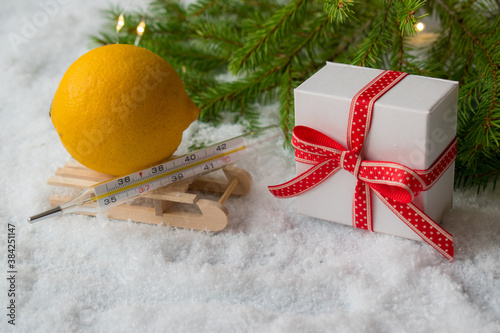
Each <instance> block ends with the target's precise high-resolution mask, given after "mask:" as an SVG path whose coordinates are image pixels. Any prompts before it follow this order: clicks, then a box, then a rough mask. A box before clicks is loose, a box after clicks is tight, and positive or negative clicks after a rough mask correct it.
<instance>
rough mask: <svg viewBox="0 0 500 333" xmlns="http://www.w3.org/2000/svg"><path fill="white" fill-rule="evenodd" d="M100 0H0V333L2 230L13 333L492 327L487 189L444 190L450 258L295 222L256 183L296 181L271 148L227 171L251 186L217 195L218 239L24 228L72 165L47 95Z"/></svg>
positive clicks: (498, 251)
mask: <svg viewBox="0 0 500 333" xmlns="http://www.w3.org/2000/svg"><path fill="white" fill-rule="evenodd" d="M47 3H52V7H51V8H52V10H47V8H49V7H47V6H44V5H43V4H47ZM54 4H56V5H54ZM107 6H108V5H107V4H105V3H103V2H102V1H101V0H91V1H89V0H87V1H85V2H83V1H78V2H77V1H76V0H73V1H71V0H65V1H62V0H60V1H59V2H56V0H41V1H38V0H36V1H35V0H34V1H30V0H18V1H15V2H14V1H2V3H1V4H0V32H1V33H0V36H1V38H2V40H1V44H0V45H1V46H0V49H1V52H0V66H1V67H0V73H1V74H0V77H1V80H0V100H1V101H2V103H1V104H0V143H1V145H0V166H1V167H0V182H1V183H0V185H1V186H0V222H1V223H0V225H1V232H0V244H1V247H0V249H1V257H2V260H1V261H0V272H2V273H1V274H2V276H3V277H2V278H0V281H1V282H0V294H1V297H0V308H1V309H2V310H0V331H1V332H8V331H10V330H13V327H12V326H11V325H8V324H7V320H8V317H7V316H6V314H7V309H6V307H7V305H8V297H7V290H8V287H9V286H8V284H7V280H6V276H7V271H8V267H7V245H6V240H7V224H8V223H11V224H14V225H15V227H16V240H17V248H16V249H17V267H16V268H17V270H18V274H17V279H16V298H15V300H16V306H17V308H16V310H17V317H16V328H17V329H18V330H17V331H19V332H135V331H150V332H168V331H171V332H200V331H212V332H253V331H259V332H260V331H266V332H290V331H293V332H319V331H338V332H429V331H434V332H473V331H481V332H499V331H500V208H499V203H500V190H497V191H492V190H487V191H486V192H484V193H481V194H479V195H478V194H476V192H475V191H474V190H469V191H462V190H459V191H456V192H455V200H454V209H453V210H452V211H450V212H449V214H448V215H447V216H446V217H445V219H444V222H443V226H444V227H445V229H447V230H448V231H450V232H451V233H452V234H453V235H454V237H455V238H454V239H455V253H456V256H455V262H454V263H453V264H451V263H448V262H447V261H446V260H445V259H444V258H443V257H441V255H439V254H437V252H435V251H434V250H433V249H432V248H431V247H430V246H427V245H425V244H422V243H419V242H414V241H408V240H404V239H400V238H396V237H392V236H388V235H381V234H370V233H367V232H364V231H360V230H355V229H352V228H350V227H347V226H342V225H337V224H335V223H329V222H324V221H319V220H315V219H312V218H309V217H304V216H298V215H297V214H296V213H295V206H294V200H293V199H291V200H278V199H274V198H272V197H271V195H270V194H269V193H268V192H267V189H266V186H267V185H270V184H276V183H278V182H281V181H284V180H287V179H290V177H292V176H293V174H294V162H293V159H292V155H291V154H290V153H287V152H283V151H282V150H281V149H279V148H276V149H275V152H274V154H272V155H268V156H267V157H265V158H260V159H257V160H255V161H249V162H246V163H245V164H242V165H240V166H241V167H244V168H246V169H247V170H248V171H250V172H251V174H252V175H253V177H254V186H253V188H252V190H251V192H250V193H249V194H248V195H246V196H245V197H242V198H230V199H229V200H228V201H227V202H226V206H227V208H228V210H229V212H230V225H229V226H228V227H227V228H226V229H225V230H223V231H222V232H220V233H217V234H210V233H205V232H195V231H188V230H180V229H173V228H168V227H157V226H150V225H142V224H136V223H132V222H124V221H115V220H108V219H106V218H105V217H98V218H91V217H85V216H79V215H68V216H64V217H59V218H54V219H50V220H45V221H42V222H40V223H38V224H34V225H30V224H28V223H27V222H26V218H27V217H28V216H30V215H33V214H35V213H38V212H40V211H43V210H45V209H47V208H49V197H50V196H51V195H52V194H56V192H57V189H55V188H53V187H49V186H48V185H46V180H47V178H48V177H49V176H51V175H52V174H53V173H54V171H55V170H56V168H57V167H60V166H62V165H63V164H64V163H65V162H66V161H68V160H69V159H70V157H69V155H68V153H67V152H66V151H65V150H64V148H63V146H62V145H61V143H60V141H59V139H58V137H57V135H56V132H55V130H54V128H53V126H52V123H51V121H50V118H49V116H48V111H49V105H50V102H51V99H52V97H53V94H54V92H55V90H56V88H57V85H58V83H59V81H60V79H61V77H62V75H63V74H64V72H65V71H66V69H67V68H68V67H69V65H70V64H71V63H72V62H73V61H75V60H76V59H77V58H78V57H79V56H81V55H82V54H84V53H85V52H86V51H87V50H88V49H89V47H91V45H90V44H89V38H88V36H89V35H90V34H91V33H94V32H96V31H97V29H98V28H100V24H101V22H102V21H101V20H102V18H101V16H100V15H99V14H98V10H99V9H101V8H107ZM132 6H133V5H132ZM44 7H45V8H46V9H45V10H44V9H43V8H44ZM47 12H48V14H50V15H48V14H47ZM43 13H45V14H43ZM34 23H36V26H34V27H35V29H31V30H30V24H34ZM13 34H16V35H17V36H18V37H19V38H22V39H16V38H15V37H14V35H13ZM13 41H17V42H13ZM20 41H21V42H20ZM270 109H271V110H272V107H270ZM274 114H276V112H274ZM276 121H277V119H276V117H275V116H267V117H266V118H263V119H262V122H263V123H264V124H267V123H273V122H276ZM242 131H243V128H242V127H241V126H238V125H230V124H226V125H223V126H221V127H220V128H217V129H213V128H210V127H209V126H207V125H203V124H197V123H195V124H194V125H193V126H192V127H191V128H190V129H189V130H188V131H187V132H186V136H185V138H186V140H185V142H183V144H182V146H181V149H183V148H185V147H187V146H188V145H189V144H190V143H191V142H192V140H193V136H196V138H197V139H198V140H206V141H210V142H216V141H219V140H222V139H226V138H229V137H232V136H235V135H238V134H240V133H242Z"/></svg>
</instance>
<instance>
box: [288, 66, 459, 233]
mask: <svg viewBox="0 0 500 333" xmlns="http://www.w3.org/2000/svg"><path fill="white" fill-rule="evenodd" d="M381 72H382V71H381V70H378V69H371V68H363V67H359V66H351V65H345V64H337V63H331V62H329V63H327V64H326V65H325V66H324V67H323V68H322V69H320V70H319V71H318V72H316V73H315V74H314V75H313V76H312V77H310V78H309V79H308V80H306V81H305V82H304V83H302V84H301V85H300V86H299V87H298V88H297V89H295V92H294V96H295V124H296V125H302V126H308V127H311V128H314V129H315V130H317V131H319V132H321V133H324V134H326V135H328V136H330V137H332V138H333V139H334V140H336V141H337V142H339V143H340V144H341V145H343V146H344V147H346V148H347V144H346V142H347V139H346V137H347V127H348V118H349V109H350V104H351V100H352V99H353V97H354V96H355V95H356V94H357V93H358V91H360V90H361V89H362V88H363V87H365V86H366V85H367V84H368V83H369V82H370V81H372V80H373V79H375V77H377V76H378V75H379V74H380V73H381ZM457 93H458V83H457V82H452V81H446V80H438V79H432V78H427V77H421V76H415V75H408V76H406V77H405V78H404V79H402V80H401V81H400V82H399V83H398V84H397V85H396V86H394V87H393V88H392V89H390V90H389V91H388V92H387V93H385V94H384V95H383V96H381V97H380V98H379V99H378V100H377V101H376V103H375V105H374V108H373V115H372V121H371V126H370V132H369V134H368V136H367V138H366V141H365V143H364V144H363V150H362V151H361V156H362V157H363V158H364V159H366V160H367V161H391V162H396V163H401V164H403V165H406V166H408V167H410V168H413V169H415V170H425V169H427V168H429V167H430V166H431V165H432V163H434V161H435V160H436V159H437V158H438V157H439V156H440V155H441V154H442V152H443V151H444V150H445V149H446V148H447V147H448V145H449V144H450V142H451V141H452V139H453V138H454V137H455V133H456V113H457ZM421 102H422V103H421ZM438 134H439V135H438ZM296 165H297V174H302V173H303V172H305V171H307V170H309V169H310V168H311V167H312V165H310V164H304V163H300V162H297V163H296ZM453 175H454V170H453V166H452V167H450V168H449V169H448V170H447V171H446V172H445V173H444V174H443V176H442V177H441V178H440V179H439V180H438V181H437V182H436V184H435V185H434V186H433V187H432V188H430V189H429V190H427V191H425V192H422V193H420V194H419V195H418V196H417V197H416V198H415V199H414V200H413V201H412V202H413V203H414V204H415V205H416V206H417V207H418V208H420V209H421V210H423V211H424V213H426V214H427V215H428V216H429V217H430V218H432V219H433V220H435V221H436V222H438V223H439V222H441V220H442V218H443V216H444V214H445V213H446V212H447V211H448V210H449V209H450V208H451V206H452V200H453ZM356 181H357V180H356V178H355V177H353V176H352V175H351V174H350V173H349V172H347V171H344V170H340V171H339V172H337V173H336V174H335V175H334V176H333V177H330V178H329V179H327V180H326V181H325V182H324V183H323V184H321V186H317V187H315V188H314V189H312V190H311V191H309V192H307V193H304V194H303V195H301V196H299V197H297V211H298V212H299V213H300V214H304V215H307V216H312V217H316V218H320V219H324V220H327V221H332V222H338V223H342V224H346V225H352V201H353V197H354V190H355V187H356ZM372 214H373V215H372V216H373V230H374V231H376V232H382V233H386V234H390V235H396V236H400V237H404V238H409V239H414V240H419V241H421V238H420V237H419V236H418V235H417V234H416V233H415V232H413V230H411V229H410V227H408V226H407V225H406V224H404V223H402V222H401V220H400V219H399V218H398V217H397V216H396V215H395V214H394V213H393V212H392V211H391V210H390V209H389V208H388V207H387V206H386V205H385V204H384V203H383V202H382V201H381V200H380V199H379V198H378V197H377V196H376V195H375V194H373V193H372Z"/></svg>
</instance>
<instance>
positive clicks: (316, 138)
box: [269, 71, 457, 261]
mask: <svg viewBox="0 0 500 333" xmlns="http://www.w3.org/2000/svg"><path fill="white" fill-rule="evenodd" d="M406 75H407V74H406V73H401V72H395V71H384V72H382V73H381V74H380V75H379V76H377V77H376V78H375V79H374V80H372V81H371V82H370V83H369V84H367V85H366V86H365V87H364V88H363V89H362V90H360V91H359V92H358V93H357V94H356V96H355V97H354V98H353V100H352V103H351V110H350V115H349V124H348V131H347V143H348V146H349V149H345V148H344V147H342V145H340V144H339V143H338V142H336V141H335V140H333V139H332V138H330V137H328V136H327V135H325V134H323V133H320V132H318V131H316V130H314V129H312V128H309V127H305V126H296V127H295V128H294V130H293V138H292V144H293V146H294V147H295V148H296V150H295V160H296V161H298V162H302V163H307V164H312V165H313V167H311V168H310V169H309V170H307V171H306V172H304V173H302V174H301V175H299V176H297V177H296V178H294V179H292V180H290V181H288V182H286V183H284V184H281V185H275V186H269V190H270V191H271V193H272V194H273V195H274V196H276V197H280V198H288V197H293V196H297V195H300V194H302V193H304V192H306V191H309V190H311V189H312V188H314V187H316V186H318V185H319V184H321V183H322V182H323V181H325V180H326V179H328V178H329V177H331V176H333V175H334V174H335V173H336V172H337V171H339V170H340V169H344V170H346V171H348V172H350V173H351V174H352V175H354V176H355V177H356V178H357V179H358V181H357V185H356V189H355V193H354V200H353V226H354V227H356V228H361V229H366V230H370V231H373V224H372V214H371V192H373V193H375V194H376V195H377V197H379V199H380V200H381V201H382V202H383V203H384V204H385V205H386V206H387V207H388V208H389V209H390V210H391V211H392V212H394V214H396V215H397V216H398V217H399V218H400V219H401V220H402V221H403V222H404V223H405V224H406V225H408V226H409V227H410V228H411V229H412V230H413V231H414V232H415V233H417V234H418V235H419V236H420V237H421V238H422V239H423V240H425V241H426V242H427V243H429V244H430V245H431V246H432V247H433V248H435V249H436V250H437V251H439V252H440V253H441V254H442V255H443V256H445V257H446V258H447V259H448V260H450V261H453V237H452V236H451V235H450V234H449V233H448V232H446V230H444V229H443V228H441V227H440V226H439V225H438V224H437V223H435V222H434V221H433V220H432V219H431V218H430V217H428V216H427V215H426V214H425V213H424V212H422V211H421V210H420V209H419V208H418V207H416V206H415V205H414V204H412V203H411V202H412V201H413V199H414V198H415V197H416V196H417V195H418V194H419V193H420V192H422V191H426V190H428V189H429V188H431V187H432V186H433V185H434V184H435V183H436V182H437V180H438V179H439V178H440V177H441V176H442V175H443V174H444V172H445V171H446V170H447V169H448V168H449V167H450V165H452V163H453V161H454V159H455V156H456V149H457V140H456V138H455V139H454V140H453V141H452V142H451V143H450V145H449V146H448V147H447V148H446V149H445V151H444V152H443V153H442V154H441V156H440V157H439V158H438V159H437V160H436V161H435V162H434V164H433V165H432V166H431V167H430V168H429V169H427V170H412V169H410V168H408V167H406V166H404V165H402V164H399V163H394V162H385V161H365V160H363V159H362V157H361V155H360V151H361V149H362V146H363V142H364V139H365V138H366V136H367V135H368V131H369V129H370V123H371V117H372V112H373V105H374V103H375V101H376V100H377V99H378V98H380V96H382V95H383V94H384V93H385V92H387V91H388V90H389V89H391V88H392V87H393V86H395V85H396V84H397V83H398V82H399V81H401V80H402V79H403V78H404V77H405V76H406Z"/></svg>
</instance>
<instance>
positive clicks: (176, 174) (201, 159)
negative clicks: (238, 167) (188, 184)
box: [28, 125, 282, 223]
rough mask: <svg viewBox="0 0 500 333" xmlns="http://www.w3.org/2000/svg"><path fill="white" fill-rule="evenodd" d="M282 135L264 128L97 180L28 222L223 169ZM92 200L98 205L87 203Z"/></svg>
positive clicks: (107, 203)
mask: <svg viewBox="0 0 500 333" xmlns="http://www.w3.org/2000/svg"><path fill="white" fill-rule="evenodd" d="M281 135H282V133H281V129H280V128H279V127H278V126H274V125H273V126H268V127H264V128H262V129H259V130H257V131H254V132H250V133H247V134H243V135H241V136H238V137H235V138H232V139H229V140H226V141H223V142H220V143H217V144H214V145H211V146H209V147H207V148H203V149H200V150H197V151H195V152H192V153H189V154H186V155H183V156H180V157H177V158H174V159H171V160H169V161H167V162H165V163H161V164H158V165H155V166H153V167H150V168H147V169H144V170H142V171H139V172H134V173H132V174H129V175H126V176H121V177H116V178H113V179H111V180H108V181H105V182H102V183H98V184H96V185H93V186H90V187H88V188H86V189H85V190H83V191H82V192H80V194H78V195H77V196H76V197H74V198H73V199H71V200H69V201H67V202H65V203H63V204H61V205H59V206H57V207H54V208H52V209H49V210H47V211H45V212H42V213H40V214H36V215H34V216H31V217H30V218H28V222H30V223H34V222H38V221H40V220H42V219H45V218H49V217H53V216H57V215H61V214H66V213H74V212H98V211H101V210H103V209H106V208H109V207H113V206H116V205H119V204H122V203H124V202H126V201H128V200H131V199H134V198H137V197H139V196H141V195H144V194H145V193H148V192H150V191H153V190H155V189H157V188H160V187H162V186H165V185H169V184H172V183H175V182H177V181H180V180H182V179H185V178H190V177H194V176H199V175H202V174H205V173H208V172H211V171H214V170H217V169H220V168H223V167H225V166H228V165H231V164H234V163H236V162H238V161H240V160H242V159H244V158H247V157H249V156H252V155H254V154H255V153H256V152H259V153H262V152H263V151H264V149H263V148H266V147H265V144H266V143H269V142H270V141H273V140H274V141H276V140H277V139H279V138H280V137H281ZM268 146H270V145H268ZM92 203H97V205H92V206H91V205H89V204H92Z"/></svg>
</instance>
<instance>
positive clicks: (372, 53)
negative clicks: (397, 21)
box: [352, 0, 392, 67]
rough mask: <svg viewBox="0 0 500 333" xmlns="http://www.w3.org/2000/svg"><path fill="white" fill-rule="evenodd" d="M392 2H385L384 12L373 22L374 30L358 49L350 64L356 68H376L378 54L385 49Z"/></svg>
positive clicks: (390, 0)
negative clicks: (356, 66)
mask: <svg viewBox="0 0 500 333" xmlns="http://www.w3.org/2000/svg"><path fill="white" fill-rule="evenodd" d="M391 5H392V0H389V1H387V6H386V7H385V10H384V12H382V13H380V14H379V15H378V16H377V17H376V18H375V20H374V23H373V25H374V29H373V30H372V31H371V32H370V34H369V35H368V36H367V38H366V40H365V42H364V43H363V45H362V46H361V47H360V50H359V52H358V54H357V55H356V57H355V58H354V60H353V61H352V64H355V65H358V66H370V67H377V65H378V63H377V60H379V54H380V52H381V51H382V50H383V49H385V48H386V47H387V39H388V34H387V33H386V26H387V24H388V19H389V13H390V10H391Z"/></svg>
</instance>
